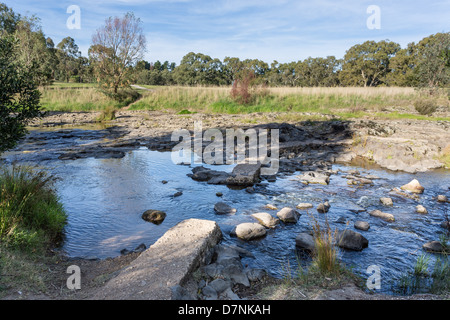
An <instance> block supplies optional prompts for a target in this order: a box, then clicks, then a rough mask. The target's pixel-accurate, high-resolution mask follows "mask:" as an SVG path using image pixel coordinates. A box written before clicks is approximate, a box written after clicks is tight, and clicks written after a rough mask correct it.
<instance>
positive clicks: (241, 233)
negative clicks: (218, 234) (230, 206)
mask: <svg viewBox="0 0 450 320" xmlns="http://www.w3.org/2000/svg"><path fill="white" fill-rule="evenodd" d="M266 233H267V231H266V228H264V227H263V226H262V225H260V224H259V223H250V222H246V223H241V224H238V225H237V226H236V227H235V228H234V230H233V231H232V234H233V235H235V236H236V237H238V238H239V239H242V240H245V241H249V240H253V239H258V238H262V237H264V236H265V235H266Z"/></svg>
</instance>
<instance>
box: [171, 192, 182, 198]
mask: <svg viewBox="0 0 450 320" xmlns="http://www.w3.org/2000/svg"><path fill="white" fill-rule="evenodd" d="M182 195H183V192H182V191H178V192H177V193H175V194H174V195H173V197H174V198H176V197H180V196H182Z"/></svg>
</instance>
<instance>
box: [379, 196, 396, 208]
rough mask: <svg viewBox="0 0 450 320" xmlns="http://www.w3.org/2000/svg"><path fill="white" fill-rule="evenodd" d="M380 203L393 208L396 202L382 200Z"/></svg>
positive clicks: (388, 199) (389, 199) (387, 199)
mask: <svg viewBox="0 0 450 320" xmlns="http://www.w3.org/2000/svg"><path fill="white" fill-rule="evenodd" d="M380 202H381V203H382V204H383V205H385V206H389V207H391V206H393V205H394V202H393V201H392V198H380Z"/></svg>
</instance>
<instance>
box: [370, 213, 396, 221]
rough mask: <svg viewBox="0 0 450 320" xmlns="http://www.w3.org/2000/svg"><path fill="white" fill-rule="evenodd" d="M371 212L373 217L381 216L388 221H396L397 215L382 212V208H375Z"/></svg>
mask: <svg viewBox="0 0 450 320" xmlns="http://www.w3.org/2000/svg"><path fill="white" fill-rule="evenodd" d="M369 214H370V215H371V216H373V217H377V218H381V219H383V220H384V221H387V222H394V221H395V217H394V216H393V215H392V214H390V213H386V212H381V211H380V210H373V211H371V212H369Z"/></svg>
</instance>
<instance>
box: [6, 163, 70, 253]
mask: <svg viewBox="0 0 450 320" xmlns="http://www.w3.org/2000/svg"><path fill="white" fill-rule="evenodd" d="M52 184H53V178H52V177H51V176H48V175H47V174H46V173H45V172H43V171H38V170H35V169H32V168H30V167H25V166H13V167H10V168H6V167H2V168H0V240H1V241H2V242H4V243H5V244H8V245H11V246H13V247H19V248H23V249H33V250H36V249H39V248H45V247H47V246H48V245H52V244H56V243H57V242H58V241H59V240H61V238H62V236H63V232H64V227H65V225H66V222H67V215H66V213H65V212H64V209H63V207H62V205H61V204H60V202H59V200H58V197H57V196H56V194H55V191H54V190H53V189H52Z"/></svg>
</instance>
